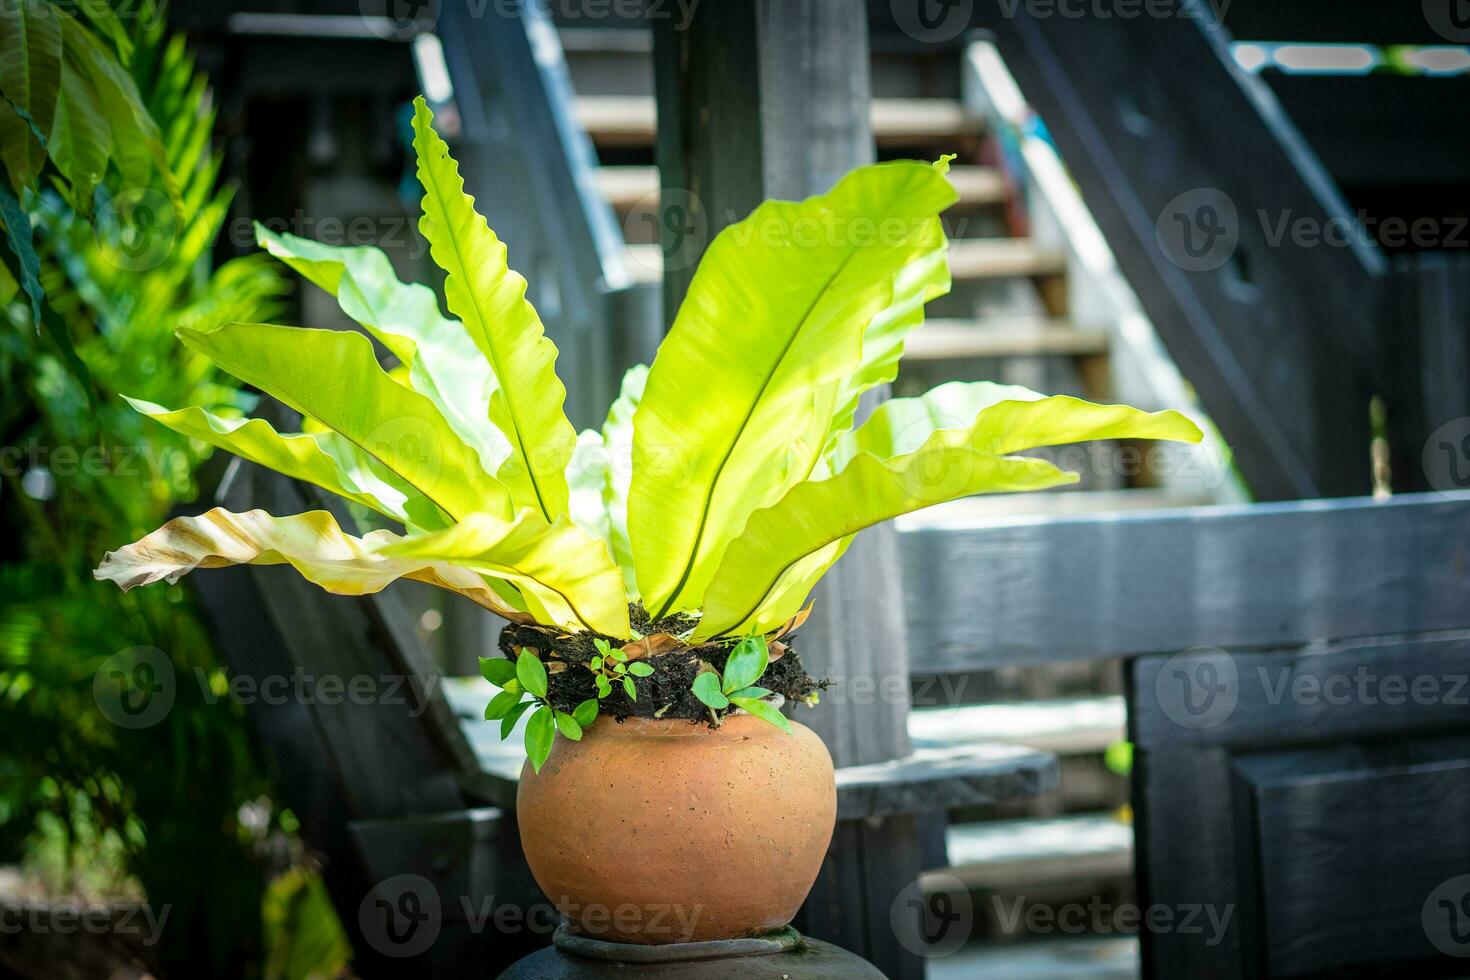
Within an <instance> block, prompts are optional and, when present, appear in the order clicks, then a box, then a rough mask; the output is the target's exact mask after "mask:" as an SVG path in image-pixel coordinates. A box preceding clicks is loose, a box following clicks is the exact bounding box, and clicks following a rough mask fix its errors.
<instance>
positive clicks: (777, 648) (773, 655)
mask: <svg viewBox="0 0 1470 980" xmlns="http://www.w3.org/2000/svg"><path fill="white" fill-rule="evenodd" d="M790 649H791V648H790V647H789V646H787V645H786V644H784V643H782V642H781V641H780V640H772V641H771V642H770V643H768V644H766V650H767V651H768V654H769V656H768V660H767V662H768V663H775V662H776V661H777V660H780V659H781V658H782V657H784V656H786V651H787V650H790Z"/></svg>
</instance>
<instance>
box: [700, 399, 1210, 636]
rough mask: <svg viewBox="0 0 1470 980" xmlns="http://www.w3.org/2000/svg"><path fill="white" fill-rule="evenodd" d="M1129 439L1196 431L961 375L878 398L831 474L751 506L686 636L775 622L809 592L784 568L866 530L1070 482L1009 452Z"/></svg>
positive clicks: (1168, 416)
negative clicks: (945, 506)
mask: <svg viewBox="0 0 1470 980" xmlns="http://www.w3.org/2000/svg"><path fill="white" fill-rule="evenodd" d="M1125 437H1126V438H1142V439H1177V440H1183V441H1190V442H1194V441H1198V440H1199V438H1200V432H1199V429H1198V428H1197V427H1196V426H1195V425H1194V424H1193V423H1192V422H1190V421H1189V420H1188V419H1186V418H1185V417H1184V416H1182V415H1180V414H1179V413H1177V412H1155V413H1152V414H1150V413H1148V412H1141V411H1139V410H1138V409H1134V408H1128V407H1127V406H1121V405H1094V404H1092V403H1090V402H1085V401H1082V400H1080V399H1077V398H1071V397H1067V396H1058V397H1054V398H1042V397H1041V396H1039V395H1036V393H1035V392H1030V391H1027V390H1026V389H1024V388H1014V387H1007V386H1003V385H992V384H988V383H985V382H973V383H971V382H956V383H953V384H948V385H941V386H940V387H939V388H936V389H934V390H933V391H931V392H929V393H928V394H927V395H924V396H923V397H920V398H913V399H893V400H892V401H890V402H885V403H884V404H883V405H881V406H879V408H878V409H877V410H876V411H875V412H874V413H873V415H872V417H871V418H869V420H868V422H866V423H864V425H863V426H862V427H861V428H859V429H858V430H857V431H856V432H854V433H852V434H851V435H849V436H845V437H843V438H842V439H840V440H839V442H838V446H837V448H836V450H834V453H833V468H834V470H836V471H837V473H836V476H833V477H830V478H828V479H825V480H820V481H814V482H808V483H803V484H800V485H798V486H796V487H795V488H793V489H792V490H791V491H790V492H789V493H787V494H786V496H785V497H783V498H782V500H781V501H780V503H778V504H776V505H775V506H773V507H770V508H766V509H764V510H761V511H757V512H756V513H755V514H752V515H751V518H750V521H749V523H748V524H747V525H746V528H745V532H744V533H743V534H742V535H741V536H740V537H739V538H737V539H736V540H735V541H734V542H733V543H732V544H731V545H730V548H729V549H728V550H727V551H726V552H725V557H724V560H723V562H722V563H721V566H720V569H719V572H718V573H717V574H716V576H715V579H714V582H713V583H712V584H711V586H710V589H709V592H708V595H707V596H706V604H705V611H704V618H703V619H702V620H701V622H700V624H699V626H698V627H697V628H696V629H695V631H694V634H693V638H695V639H701V638H706V637H709V636H716V635H720V633H721V632H728V631H731V630H741V631H746V630H747V629H748V630H750V631H753V632H764V631H765V630H767V629H772V628H775V627H776V626H779V625H780V624H781V623H783V622H785V621H786V620H787V619H789V618H790V617H791V616H792V615H794V614H795V612H796V610H798V609H799V608H801V605H802V603H803V602H805V600H806V595H805V594H803V593H802V592H801V591H800V590H797V589H785V590H780V589H778V583H779V580H780V578H781V576H782V575H783V574H784V573H785V572H786V570H787V569H790V568H792V567H793V566H795V565H796V564H797V563H799V562H801V561H802V560H803V559H804V558H805V557H806V556H808V555H811V554H812V553H813V552H816V551H818V550H819V549H821V548H825V547H828V546H830V545H831V544H832V543H833V542H837V541H841V540H842V539H844V538H847V537H849V536H851V535H852V534H855V533H856V532H857V531H859V530H861V529H862V528H864V527H869V526H871V525H873V524H876V523H878V522H879V521H882V520H887V519H888V518H891V517H897V516H898V515H900V514H905V513H909V512H910V511H914V510H919V509H921V508H923V507H927V506H929V505H931V504H935V503H940V502H942V501H945V500H953V499H955V498H956V497H962V496H967V495H969V494H972V493H994V492H1007V491H1016V490H1037V489H1044V488H1046V487H1049V486H1058V485H1061V484H1063V483H1072V482H1076V476H1075V474H1067V473H1063V472H1062V471H1061V470H1058V469H1057V468H1056V467H1054V466H1052V465H1051V464H1050V463H1046V462H1044V461H1042V460H1037V459H1028V458H1023V457H1016V456H1009V455H1005V454H1008V453H1012V452H1017V451H1020V450H1023V449H1030V448H1033V447H1037V446H1052V445H1062V444H1066V443H1072V442H1078V441H1081V440H1085V439H1112V438H1125ZM737 597H738V598H737Z"/></svg>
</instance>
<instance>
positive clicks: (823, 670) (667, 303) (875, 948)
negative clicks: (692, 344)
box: [654, 0, 923, 980]
mask: <svg viewBox="0 0 1470 980" xmlns="http://www.w3.org/2000/svg"><path fill="white" fill-rule="evenodd" d="M681 26H683V25H681ZM654 38H655V43H654V62H655V85H656V90H657V97H658V119H659V126H658V163H659V170H660V174H661V179H662V186H663V191H664V199H663V204H664V208H663V214H662V218H663V221H662V234H663V236H664V250H665V254H666V256H668V259H667V261H666V264H665V273H664V320H665V322H666V323H672V322H673V317H674V312H675V311H676V310H677V309H678V305H679V302H680V301H681V300H682V298H683V296H684V293H685V291H686V290H687V288H688V284H689V280H690V279H691V277H692V276H693V273H694V267H695V264H696V260H697V258H698V256H699V254H700V253H701V252H702V251H703V248H704V246H705V245H707V244H708V242H709V240H710V239H711V238H713V236H714V235H715V234H716V233H717V232H718V231H719V230H720V229H721V228H723V227H724V226H725V225H727V224H730V223H732V222H733V221H735V220H738V219H739V218H741V217H744V216H745V215H746V214H748V213H749V212H750V210H751V209H752V208H754V207H755V205H756V204H758V203H759V202H760V201H761V200H762V199H764V198H767V197H783V198H800V197H805V196H807V195H810V194H814V193H820V192H822V191H825V190H827V189H829V188H830V187H831V186H832V185H833V184H834V183H835V182H836V181H837V179H838V178H839V177H840V176H842V174H844V173H846V172H847V171H848V170H850V169H851V168H853V167H856V166H859V165H861V164H864V163H869V162H871V161H872V160H873V140H872V134H871V132H870V130H869V123H868V113H869V98H870V93H869V80H868V31H867V11H866V7H865V5H864V3H863V2H862V0H756V2H745V3H739V2H726V3H719V4H705V5H702V6H700V7H699V8H698V10H697V12H696V13H695V15H694V17H693V19H692V21H691V22H690V23H689V24H688V25H687V27H684V29H678V28H676V26H675V24H674V23H673V22H671V21H668V20H661V21H658V22H657V23H656V24H655V25H654ZM691 236H693V237H692V238H691ZM898 572H899V569H898V558H897V548H896V539H895V536H894V532H893V530H892V529H891V528H888V527H883V528H877V529H874V530H872V531H868V532H866V534H865V535H864V536H863V537H862V538H860V539H859V540H858V541H857V542H856V543H855V544H854V546H853V547H852V549H851V550H850V552H849V554H848V555H847V557H846V558H844V559H843V560H842V561H841V562H840V563H839V564H838V565H837V567H836V568H835V569H834V570H833V571H832V573H831V574H829V575H828V577H827V579H826V581H825V582H824V583H823V585H822V586H821V587H820V588H819V589H818V592H817V595H816V610H815V612H814V614H813V617H812V620H811V621H810V622H809V624H808V625H807V626H806V627H805V628H804V629H803V631H802V636H801V653H802V657H803V659H804V660H805V661H806V662H807V665H808V667H809V669H810V670H811V671H812V672H813V673H814V674H815V675H817V676H819V677H820V676H828V677H831V678H832V679H833V680H834V681H835V682H836V683H835V685H834V688H833V690H832V692H831V696H830V697H829V698H828V699H827V702H828V703H824V704H822V705H821V706H820V707H819V708H818V710H816V711H814V712H810V713H807V712H803V713H802V715H801V720H802V721H803V722H804V723H806V724H808V725H810V726H811V727H812V728H814V729H816V730H817V732H818V733H819V734H821V736H822V737H823V739H824V740H825V741H826V742H827V745H828V747H829V748H830V749H831V750H832V756H833V759H834V761H835V762H836V763H837V765H838V766H839V767H840V766H851V765H860V764H863V763H870V762H882V761H887V760H890V759H895V758H901V757H903V756H905V755H907V754H908V753H909V741H908V734H907V727H906V725H907V716H908V709H909V705H908V696H907V678H908V651H907V647H906V645H905V634H904V618H903V607H902V602H901V599H902V591H901V589H900V587H899V581H898ZM854 678H860V679H861V680H860V687H861V689H862V690H864V691H868V690H872V691H876V692H877V694H876V695H875V696H874V697H871V698H867V697H864V698H855V697H852V696H851V693H852V691H853V689H854V687H853V681H854ZM894 678H897V681H896V682H895V681H894V680H893V679H894ZM869 683H871V684H872V687H867V686H866V685H868V684H869ZM894 692H899V693H898V695H897V696H890V697H888V698H887V699H886V700H885V697H884V696H883V695H884V694H885V693H887V694H889V695H892V694H893V693H894ZM859 701H863V702H867V703H857V702H859ZM919 870H920V856H919V843H918V833H917V826H916V818H915V817H913V816H900V817H890V818H887V819H886V820H878V821H865V822H844V823H842V824H840V825H839V827H838V831H837V835H836V837H835V838H834V840H833V845H832V851H831V853H830V854H829V856H828V859H827V863H826V865H825V867H824V869H823V871H822V875H821V877H820V878H819V880H818V882H817V885H816V888H815V889H814V890H813V892H812V896H811V898H810V899H808V901H807V905H806V908H805V909H804V910H803V917H802V919H801V920H799V922H798V925H799V926H800V927H801V928H802V929H803V930H804V931H806V932H808V933H809V934H811V935H813V936H815V937H817V938H820V939H825V940H828V941H830V942H834V943H837V944H838V945H840V946H843V947H844V948H847V949H850V950H852V951H853V952H855V953H858V954H859V955H861V956H864V957H865V958H867V959H869V960H870V961H872V962H873V963H874V965H876V966H877V967H878V968H879V969H881V970H882V971H883V972H884V973H885V974H887V975H888V976H889V977H892V978H895V980H901V978H910V977H912V978H920V977H922V976H923V962H922V960H921V959H920V958H919V956H918V955H917V954H916V953H913V952H911V951H908V950H906V949H905V948H904V947H903V945H901V944H900V942H899V941H898V940H897V938H896V937H895V935H894V931H893V929H892V927H891V925H890V914H891V909H892V907H893V904H894V902H895V900H896V899H897V897H898V894H899V892H900V891H902V889H903V888H904V887H905V886H906V885H908V884H910V883H911V882H913V881H914V879H915V877H916V876H917V874H918V872H919Z"/></svg>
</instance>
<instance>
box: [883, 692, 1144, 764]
mask: <svg viewBox="0 0 1470 980" xmlns="http://www.w3.org/2000/svg"><path fill="white" fill-rule="evenodd" d="M930 693H931V694H932V695H935V696H938V697H943V696H944V688H943V687H942V686H938V682H937V683H936V686H935V687H933V688H931V691H930ZM1126 725H1127V709H1126V708H1125V707H1124V704H1123V698H1122V697H1120V696H1116V695H1105V696H1101V697H1092V698H1059V699H1054V700H1044V701H1016V702H1006V703H998V704H970V705H963V706H961V707H957V708H915V709H914V710H913V711H911V712H909V738H910V739H911V740H912V741H913V743H914V747H915V748H924V749H941V748H951V747H953V746H957V745H966V744H970V743H976V742H983V743H997V742H998V743H1003V744H1009V745H1024V746H1026V747H1028V748H1033V749H1040V750H1042V751H1045V752H1053V753H1056V754H1057V755H1085V754H1089V753H1096V752H1102V751H1103V750H1105V749H1106V748H1107V747H1108V746H1109V745H1112V744H1113V743H1114V742H1121V741H1123V739H1124V738H1126V737H1127V735H1126Z"/></svg>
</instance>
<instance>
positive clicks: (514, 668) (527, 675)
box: [480, 650, 597, 773]
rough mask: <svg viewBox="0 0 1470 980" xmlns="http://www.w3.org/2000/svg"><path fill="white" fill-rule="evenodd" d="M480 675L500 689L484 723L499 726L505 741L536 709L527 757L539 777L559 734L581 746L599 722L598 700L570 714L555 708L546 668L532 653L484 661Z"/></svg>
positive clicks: (528, 728)
mask: <svg viewBox="0 0 1470 980" xmlns="http://www.w3.org/2000/svg"><path fill="white" fill-rule="evenodd" d="M480 673H481V674H482V675H483V676H484V678H485V679H486V680H487V681H489V682H490V683H491V684H494V685H495V686H496V687H498V688H500V693H499V694H497V695H495V697H493V698H491V699H490V703H489V704H488V705H486V706H485V720H486V721H498V722H500V737H501V738H502V739H505V738H509V737H510V733H511V731H512V730H513V729H514V728H515V726H516V723H517V722H518V721H520V719H521V715H523V714H525V713H526V712H527V711H532V709H533V708H534V709H535V710H534V711H532V713H531V718H530V720H529V721H527V722H526V757H527V758H528V759H530V760H531V767H532V769H534V770H535V771H536V772H538V773H539V772H540V771H541V766H542V765H543V764H545V762H546V757H547V756H549V755H550V754H551V743H552V741H553V740H554V739H555V737H556V735H557V733H558V732H560V733H561V734H562V735H563V736H565V737H566V738H569V739H571V740H572V741H573V742H580V741H581V740H582V729H584V728H586V727H587V726H588V725H590V724H592V722H594V721H595V720H596V719H597V700H596V699H595V698H589V699H588V700H586V701H583V702H582V703H581V704H579V705H577V707H576V708H574V709H573V710H572V712H571V713H570V714H568V713H567V712H565V711H557V710H556V709H555V708H554V707H552V705H551V701H550V699H549V697H548V695H547V687H548V678H547V676H546V665H545V664H543V663H542V662H541V658H540V657H538V656H536V654H534V653H532V652H531V651H530V650H522V651H521V652H520V654H519V655H518V656H517V657H516V659H515V660H514V661H510V660H504V659H501V658H499V657H481V658H480Z"/></svg>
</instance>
